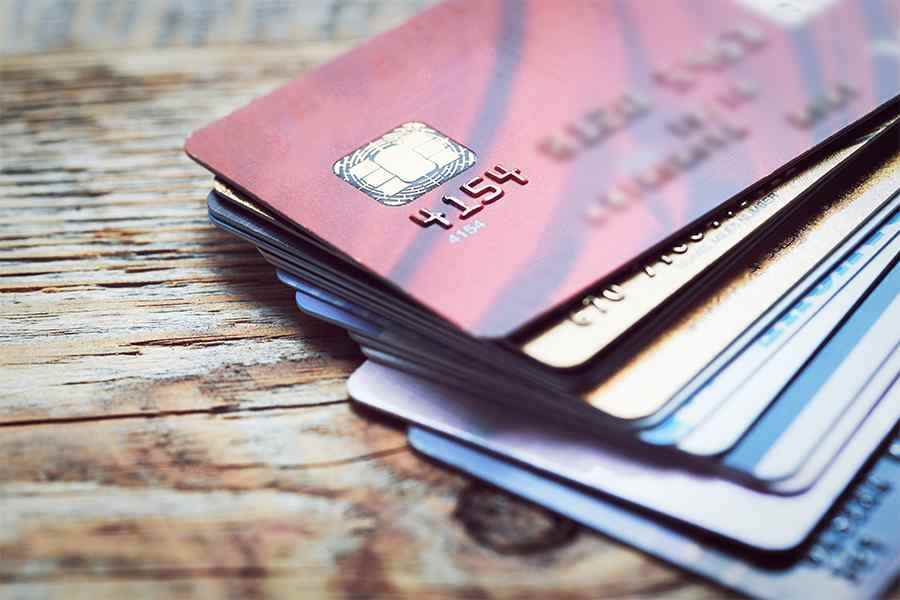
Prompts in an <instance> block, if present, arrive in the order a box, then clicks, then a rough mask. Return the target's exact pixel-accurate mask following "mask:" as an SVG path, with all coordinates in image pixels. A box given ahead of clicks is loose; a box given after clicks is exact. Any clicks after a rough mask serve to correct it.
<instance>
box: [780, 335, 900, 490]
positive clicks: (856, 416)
mask: <svg viewBox="0 0 900 600" xmlns="http://www.w3.org/2000/svg"><path fill="white" fill-rule="evenodd" d="M898 378H900V349H895V350H894V352H893V354H891V356H890V357H888V359H887V360H886V361H885V363H884V365H883V366H882V367H881V369H879V371H878V372H877V373H876V374H875V376H873V377H872V378H871V379H869V381H868V382H867V383H866V385H865V387H864V388H863V390H862V392H860V394H859V395H858V396H857V398H856V399H855V400H854V401H853V405H852V406H851V407H850V408H849V409H848V410H847V411H846V413H845V414H844V416H843V417H841V419H840V420H839V421H838V423H837V424H836V425H835V426H834V427H833V428H832V429H830V430H829V432H828V434H827V435H825V436H824V437H823V438H822V440H821V441H820V442H819V444H818V445H817V446H816V448H815V451H814V452H813V455H812V457H811V458H810V459H809V460H807V461H806V462H805V463H804V464H803V467H801V469H800V471H799V473H798V474H797V475H796V476H794V477H791V478H790V479H788V480H785V481H777V482H774V483H772V484H771V485H770V486H769V487H768V488H767V490H768V491H770V492H773V493H778V494H796V493H798V492H800V491H803V490H806V489H808V488H809V486H811V485H812V484H813V482H814V481H815V480H816V479H818V478H819V477H820V476H821V475H822V473H824V472H825V469H826V468H827V467H828V465H830V464H831V462H832V461H833V460H834V458H835V456H837V453H838V452H840V451H841V449H842V448H843V447H844V445H845V443H846V441H847V440H849V439H850V438H851V437H852V435H853V432H854V431H856V430H857V429H859V427H860V426H861V425H862V423H864V422H865V420H866V419H868V418H869V417H870V416H871V415H872V412H873V411H874V409H875V407H876V406H877V405H878V404H879V403H881V402H892V403H893V406H894V414H893V416H891V415H889V414H886V415H884V417H883V418H886V419H888V420H894V421H900V401H898V396H900V385H898V384H897V380H898Z"/></svg>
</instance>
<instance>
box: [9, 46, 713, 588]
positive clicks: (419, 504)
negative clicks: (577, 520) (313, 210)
mask: <svg viewBox="0 0 900 600" xmlns="http://www.w3.org/2000/svg"><path fill="white" fill-rule="evenodd" d="M346 48H347V43H345V42H339V41H334V40H329V41H325V42H307V43H303V44H297V45H292V46H290V47H288V46H255V47H253V48H252V50H251V49H249V48H247V47H244V46H240V45H230V46H227V45H226V46H221V45H212V46H208V47H204V48H177V47H175V48H167V49H153V50H147V49H140V48H131V49H128V50H123V51H119V52H115V53H112V52H98V51H94V50H83V49H82V50H78V49H75V50H71V51H68V52H57V53H53V54H31V55H23V56H20V57H12V58H6V59H4V60H3V61H2V62H0V81H2V85H0V194H2V203H0V323H2V326H0V382H2V386H0V597H3V598H23V599H31V598H45V597H67V598H91V599H103V598H109V599H116V600H119V599H121V598H125V597H128V595H134V594H138V595H141V596H144V595H146V596H151V597H176V598H182V597H184V598H187V597H192V598H193V597H199V598H222V597H234V598H258V597H307V596H316V597H347V598H368V597H409V598H429V597H467V598H469V597H471V598H488V597H490V598H547V597H564V598H573V599H574V598H639V597H646V598H651V597H652V598H660V597H662V598H671V599H674V598H703V597H710V598H713V597H716V598H718V597H722V596H723V595H725V593H724V592H722V591H721V590H719V589H717V588H713V587H711V586H708V585H707V584H703V583H700V582H698V581H697V580H695V579H693V578H691V577H688V576H686V575H683V574H681V573H679V572H678V571H677V570H674V569H671V568H669V567H666V566H663V565H661V564H660V563H658V562H656V561H653V560H650V559H648V558H646V557H644V556H642V555H640V554H638V553H636V552H634V551H631V550H628V549H626V548H624V547H622V546H620V545H618V544H616V543H612V542H609V541H607V540H605V539H603V538H602V537H600V536H597V535H595V534H593V533H590V532H588V531H584V530H581V529H579V528H577V527H576V526H574V525H573V524H572V523H571V522H569V521H566V520H564V519H560V518H559V517H556V516H554V515H551V514H549V513H547V512H545V511H543V510H541V509H539V508H536V507H534V506H532V505H529V504H526V503H524V502H521V501H518V500H515V499H513V498H511V497H509V496H506V495H504V494H501V493H499V492H496V491H493V490H491V489H488V488H485V487H483V486H481V485H480V484H477V483H474V482H472V481H470V480H469V479H467V478H465V477H463V476H460V475H458V474H455V473H453V472H450V471H448V470H446V469H444V468H442V467H440V466H437V465H435V464H433V463H431V462H429V461H426V460H424V459H422V458H420V457H419V456H417V455H416V454H414V453H413V452H412V451H411V450H410V449H409V448H408V446H407V445H406V442H405V439H404V435H403V432H402V430H401V429H400V428H399V427H398V425H397V424H396V423H392V422H389V421H386V420H385V419H383V418H379V417H377V416H375V415H372V414H369V413H366V412H360V411H359V410H358V409H355V408H354V407H353V406H352V405H351V404H350V403H349V402H348V400H347V397H346V391H345V387H344V381H345V379H346V377H347V376H348V375H349V373H350V372H351V371H352V370H353V369H354V368H355V367H356V366H357V365H358V364H359V362H360V360H361V358H360V355H359V353H358V351H357V350H356V348H355V347H354V345H353V344H352V343H351V342H350V340H349V339H348V338H347V336H346V335H345V334H344V333H343V332H342V331H340V330H338V329H336V328H334V327H331V326H328V325H325V324H322V323H320V322H317V321H315V320H312V319H309V318H306V317H304V316H302V315H301V314H300V313H299V312H298V311H297V310H296V309H295V308H294V306H293V302H292V298H291V294H290V292H289V291H288V290H287V289H286V288H285V287H283V286H281V285H280V284H278V283H277V282H276V281H275V278H274V277H273V271H272V269H271V268H270V267H269V266H267V264H266V263H265V262H264V261H263V260H262V259H261V258H260V257H259V255H258V254H257V253H256V252H255V251H254V250H253V249H252V248H250V247H248V246H247V245H244V244H242V243H239V242H237V241H235V240H233V239H232V238H230V237H228V236H226V235H224V234H222V233H220V232H218V231H217V230H216V229H214V228H213V227H211V226H210V225H209V224H208V222H207V219H206V207H205V202H204V199H205V194H206V191H207V189H208V186H209V182H210V178H209V176H208V175H207V174H206V173H204V172H203V171H202V170H201V169H200V168H199V167H197V166H195V165H194V164H192V163H191V162H189V161H188V160H187V159H186V158H185V157H184V156H183V154H182V151H181V145H182V143H183V140H184V138H185V136H186V135H187V134H188V133H189V132H190V131H191V130H192V129H194V128H196V127H198V126H199V125H201V124H203V123H205V122H207V121H209V120H210V119H212V118H215V117H217V116H220V115H223V114H225V113H226V112H227V111H229V110H230V109H232V108H234V107H236V106H238V105H240V104H242V103H244V102H245V101H247V100H249V99H250V98H252V97H254V96H256V95H258V94H261V93H263V92H265V91H267V90H269V89H271V88H272V87H274V86H276V85H278V84H279V83H281V82H283V81H285V80H286V79H288V78H289V77H291V76H293V75H294V74H296V73H297V72H299V71H302V70H304V69H307V68H309V67H311V66H312V65H315V64H317V63H319V62H321V61H323V60H326V59H328V58H330V57H332V56H334V55H336V54H337V53H339V52H341V51H343V50H345V49H346Z"/></svg>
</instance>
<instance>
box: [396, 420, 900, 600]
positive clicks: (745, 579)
mask: <svg viewBox="0 0 900 600" xmlns="http://www.w3.org/2000/svg"><path fill="white" fill-rule="evenodd" d="M409 441H410V444H411V445H412V446H413V447H414V448H415V449H416V450H418V451H419V452H422V453H423V454H425V455H426V456H429V457H431V458H433V459H435V460H438V461H440V462H443V463H446V464H448V465H450V466H452V467H454V468H456V469H459V470H460V471H463V472H465V473H469V474H470V475H473V476H474V477H477V478H479V479H483V480H484V481H487V482H489V483H491V484H493V485H496V486H497V487H499V488H502V489H504V490H507V491H508V492H511V493H512V494H515V495H517V496H521V497H523V498H526V499H528V500H530V501H532V502H535V503H537V504H539V505H541V506H545V507H547V508H549V509H550V510H552V511H554V512H557V513H559V514H561V515H563V516H566V517H568V518H570V519H572V520H574V521H576V522H578V523H581V524H582V525H585V526H587V527H590V528H592V529H594V530H596V531H599V532H600V533H602V534H604V535H607V536H609V537H611V538H613V539H615V540H618V541H620V542H623V543H625V544H627V545H629V546H632V547H634V548H637V549H638V550H641V551H642V552H646V553H647V554H649V555H651V556H655V557H656V558H660V559H662V560H664V561H666V562H668V563H670V564H672V565H675V566H677V567H680V568H682V569H685V570H687V571H690V572H692V573H696V574H697V575H700V576H702V577H706V578H707V579H709V580H711V581H714V582H716V583H718V584H719V585H722V586H724V587H728V588H731V589H734V590H737V591H740V592H742V593H744V594H748V595H750V596H752V597H754V598H771V599H773V600H774V599H778V600H782V599H786V598H860V599H866V598H880V597H882V595H883V594H886V593H887V591H888V589H889V588H890V586H891V583H892V582H894V581H895V580H896V577H897V575H898V573H900V519H897V515H898V514H900V435H898V434H897V432H895V437H894V439H893V440H892V443H891V441H889V443H888V444H885V445H884V446H883V447H882V448H881V449H880V450H879V451H877V452H876V454H875V458H874V459H873V460H872V461H870V465H869V466H868V467H867V469H866V470H865V471H864V472H863V473H862V474H860V476H859V477H857V479H856V481H855V482H854V483H853V485H852V486H851V488H850V489H849V490H847V492H846V493H844V495H843V496H842V497H841V499H840V500H839V501H838V502H837V505H836V506H835V507H834V508H833V509H832V510H831V512H830V513H829V514H828V516H827V517H826V519H824V520H823V522H822V523H821V524H820V525H819V526H818V527H817V528H816V530H815V532H814V533H813V535H812V536H811V539H810V540H808V541H807V542H806V543H805V544H803V546H802V547H800V548H799V549H798V550H797V551H795V552H793V553H790V554H777V555H774V556H773V555H764V554H762V553H758V552H753V551H752V550H750V549H747V548H742V547H736V546H734V545H728V544H724V543H721V542H720V541H718V540H716V539H715V538H712V537H711V536H708V535H704V533H703V532H702V531H699V530H696V529H692V528H688V527H684V526H681V525H679V524H677V523H675V522H673V521H671V520H667V519H661V518H660V517H659V516H657V515H652V514H649V513H647V512H646V511H642V510H640V509H638V508H636V507H634V506H629V505H625V504H623V503H621V502H617V501H616V500H615V499H613V498H610V497H609V496H605V495H600V494H592V493H590V492H589V491H587V490H585V489H584V488H582V487H579V486H572V485H567V484H566V483H564V482H561V481H559V480H558V479H555V478H552V477H549V476H547V475H544V474H541V473H538V472H536V471H533V470H531V469H528V468H525V467H522V466H520V465H517V464H515V463H511V462H508V461H506V460H503V459H502V458H499V457H497V456H495V455H493V454H491V453H487V452H483V451H479V450H478V449H476V448H474V447H472V446H469V445H466V444H463V443H461V442H457V441H454V440H453V439H451V438H448V437H445V436H443V435H440V434H437V433H433V432H431V431H428V430H426V429H422V428H419V427H410V429H409ZM735 518H743V516H742V515H737V514H736V515H735ZM762 526H764V527H778V526H779V524H777V523H766V524H762Z"/></svg>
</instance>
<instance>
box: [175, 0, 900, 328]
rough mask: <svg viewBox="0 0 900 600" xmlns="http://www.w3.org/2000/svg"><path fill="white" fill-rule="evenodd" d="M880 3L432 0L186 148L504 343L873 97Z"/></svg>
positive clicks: (893, 62)
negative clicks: (797, 5)
mask: <svg viewBox="0 0 900 600" xmlns="http://www.w3.org/2000/svg"><path fill="white" fill-rule="evenodd" d="M898 10H900V9H898V8H897V6H896V3H895V2H892V1H891V0H863V1H854V0H832V1H830V2H820V3H817V4H816V6H815V8H814V9H811V10H809V11H806V12H808V16H806V17H804V18H802V19H789V18H786V17H785V15H788V14H790V13H791V11H792V8H791V5H789V4H785V5H782V4H777V5H776V4H774V3H773V4H771V5H770V6H769V7H768V8H767V9H766V10H759V9H758V7H752V6H748V5H747V3H745V2H737V1H729V2H712V3H709V4H708V5H704V10H703V11H702V15H701V14H700V13H698V11H697V9H696V6H695V4H694V3H693V2H691V1H690V0H672V1H669V2H665V3H662V4H659V3H646V4H645V3H607V2H564V3H548V2H542V1H540V0H534V1H531V2H516V1H511V0H489V1H485V2H478V3H473V2H466V1H465V0H451V1H449V2H446V3H444V4H441V5H439V6H437V7H435V8H433V9H431V10H428V11H425V12H424V13H422V14H421V15H420V16H417V17H415V18H413V19H411V20H410V21H408V22H407V23H406V24H404V25H403V26H401V27H400V28H398V29H395V30H393V31H390V32H388V33H387V34H384V35H381V36H378V37H376V38H374V39H372V40H370V41H369V42H367V43H365V44H362V45H361V46H359V47H357V48H356V49H354V50H352V51H350V52H349V53H347V54H346V55H344V56H342V57H340V58H338V59H337V60H335V61H333V62H331V63H329V64H326V65H324V66H322V67H320V68H319V69H317V70H315V71H314V72H312V73H310V74H308V75H307V76H305V77H303V78H299V79H297V80H294V81H292V82H290V83H288V84H287V85H285V86H283V87H281V88H279V89H277V90H275V91H273V92H272V93H270V94H268V95H266V96H264V97H262V98H259V99H257V100H255V101H254V102H252V103H251V104H249V105H248V106H246V107H244V108H242V109H240V110H237V111H236V112H234V113H232V114H231V115H229V116H227V117H225V118H224V119H221V120H219V121H217V122H215V123H213V124H212V125H210V126H208V127H206V128H204V129H202V130H200V131H198V132H196V133H194V134H193V135H192V136H191V137H190V138H189V140H188V141H187V144H186V151H187V152H188V154H189V155H190V156H191V157H192V158H194V159H196V160H197V161H198V162H200V163H201V164H203V165H204V166H206V167H207V168H209V169H210V170H211V171H213V172H214V173H216V174H217V175H218V176H219V177H220V178H221V179H222V180H223V181H225V182H226V183H227V184H229V186H231V187H233V188H234V189H235V190H237V191H238V192H240V193H241V194H242V195H245V196H247V197H248V198H251V199H253V200H254V201H256V202H258V203H259V204H261V205H263V206H266V207H267V208H268V209H270V210H271V212H272V213H273V214H274V215H276V216H277V217H278V218H279V219H283V220H285V221H290V222H291V223H292V224H293V225H294V226H296V227H298V228H300V229H302V230H303V231H304V232H306V234H307V235H308V236H310V237H311V238H313V239H316V240H318V242H319V243H320V244H321V245H322V247H323V248H328V249H329V251H330V252H331V253H332V254H333V255H334V256H335V257H338V258H339V259H340V260H343V261H346V262H347V263H348V264H352V265H354V266H356V267H359V268H362V269H363V270H365V271H366V272H368V273H370V274H373V275H374V276H376V277H377V278H379V279H380V280H382V281H385V282H388V284H389V285H390V286H392V287H393V288H394V289H396V290H400V291H402V292H403V293H404V294H406V295H407V298H409V299H412V300H414V301H416V302H418V303H420V304H421V305H422V306H425V307H427V308H428V309H429V310H431V311H433V312H434V313H436V314H437V315H439V316H440V317H441V318H443V319H445V320H446V321H447V322H449V323H450V324H452V325H454V326H455V327H457V328H459V329H460V330H462V331H464V332H466V333H467V334H470V335H472V336H475V337H478V338H489V339H500V338H503V339H505V338H507V337H508V336H509V335H510V334H511V333H513V332H515V331H518V330H520V329H521V328H523V327H524V326H525V325H527V324H529V323H532V322H534V321H535V320H536V319H538V318H540V317H542V316H544V315H546V314H549V313H550V312H551V311H552V310H554V309H557V308H561V307H563V306H564V305H565V304H566V303H567V302H569V301H570V300H572V299H574V298H577V297H579V296H581V295H582V293H583V292H584V291H585V290H587V289H590V288H591V287H592V286H593V285H594V284H595V283H596V282H598V281H601V280H603V279H605V278H607V277H609V276H611V275H612V274H613V273H614V272H616V271H617V270H619V269H622V268H625V267H627V266H628V265H629V264H630V263H631V262H632V261H635V260H637V259H638V258H639V257H642V256H644V257H646V256H648V255H649V253H655V252H656V251H658V250H660V245H661V244H663V243H666V247H667V248H670V249H671V244H670V243H669V240H672V239H673V236H675V235H676V234H680V233H686V234H691V233H694V232H695V230H693V229H688V228H690V227H694V226H697V225H700V224H702V223H703V222H704V221H703V220H704V219H706V218H710V217H712V216H713V214H714V212H713V211H717V210H719V209H720V207H721V209H723V210H729V209H731V210H734V209H735V208H736V207H738V206H739V203H740V202H741V201H743V200H746V199H748V198H751V197H753V195H754V194H755V193H756V192H757V191H758V190H759V189H768V186H770V185H771V182H772V181H773V180H774V179H776V178H778V177H781V176H782V175H783V174H784V173H785V171H786V170H787V169H788V168H790V167H791V166H793V165H794V164H795V163H796V162H797V161H803V160H805V159H806V158H808V156H809V154H810V153H811V152H812V151H814V150H816V149H817V148H818V147H819V146H820V145H821V144H823V143H827V142H829V141H831V140H832V139H833V138H835V137H836V136H838V135H840V134H841V132H843V131H844V130H845V129H846V128H848V127H849V126H851V125H852V124H854V123H856V122H858V121H859V120H860V119H862V118H864V117H866V116H867V115H871V118H872V119H876V118H878V117H880V115H878V114H873V111H878V110H884V111H886V110H887V109H888V108H891V106H888V104H889V103H892V104H896V96H897V90H898V89H900V69H898V68H897V66H898V64H900V63H898V57H897V55H896V54H894V53H885V52H878V51H873V50H876V49H877V48H878V47H879V46H878V43H879V42H881V41H882V40H883V39H884V38H885V36H891V37H889V38H888V39H893V37H892V36H895V31H896V27H897V25H898V24H900V16H898ZM788 23H790V24H788ZM448 31H449V32H450V34H448V35H434V32H448ZM598 60H600V61H602V64H603V68H602V69H599V70H598V68H597V65H598ZM562 88H565V93H560V89H562ZM535 107H540V111H539V112H540V118H536V113H535ZM723 203H724V206H723Z"/></svg>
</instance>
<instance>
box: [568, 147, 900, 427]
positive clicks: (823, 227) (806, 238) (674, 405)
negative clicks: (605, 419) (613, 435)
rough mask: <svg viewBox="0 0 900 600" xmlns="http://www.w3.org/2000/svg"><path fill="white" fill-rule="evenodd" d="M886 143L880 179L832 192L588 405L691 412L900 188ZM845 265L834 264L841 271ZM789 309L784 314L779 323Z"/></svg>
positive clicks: (877, 166) (894, 151) (644, 412)
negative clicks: (806, 281)
mask: <svg viewBox="0 0 900 600" xmlns="http://www.w3.org/2000/svg"><path fill="white" fill-rule="evenodd" d="M882 141H883V142H884V143H885V144H884V145H885V146H886V147H889V148H890V151H889V153H888V154H887V155H883V154H878V155H876V156H875V157H872V158H873V162H872V164H871V167H872V169H873V171H872V172H869V173H867V174H860V175H859V176H858V179H856V180H852V179H851V180H849V182H842V183H841V184H840V188H841V189H843V190H845V191H844V192H843V193H838V192H837V190H836V187H837V186H832V188H831V189H830V190H828V191H829V192H831V193H833V194H835V196H832V195H830V194H829V195H825V194H822V196H821V197H817V202H816V205H817V209H818V212H817V213H815V214H812V215H809V216H808V218H807V219H806V220H805V221H801V222H800V223H798V224H797V226H796V227H795V228H793V229H792V232H791V234H789V235H787V236H786V237H780V236H779V237H778V238H777V239H772V240H770V241H769V242H768V243H767V244H766V245H765V246H763V247H762V248H761V251H762V252H765V254H764V255H762V256H759V255H757V256H758V258H756V259H755V260H748V261H745V262H744V263H743V264H741V265H736V268H735V269H734V270H733V271H732V273H731V274H730V276H729V277H728V278H726V279H725V280H724V281H721V282H719V283H717V285H716V287H715V289H713V290H711V291H710V293H709V294H708V295H707V296H705V297H704V298H702V299H698V301H697V302H696V303H695V304H694V305H692V306H691V307H689V308H688V309H686V310H685V311H684V312H683V314H682V315H681V316H680V317H679V318H678V319H677V320H676V321H675V322H674V323H673V324H672V325H671V326H669V327H667V328H666V329H665V330H664V331H661V332H659V333H658V335H656V336H655V337H654V338H652V339H649V340H647V341H646V343H645V344H644V345H643V346H642V347H641V349H640V351H638V352H637V353H635V354H634V356H633V357H631V358H629V359H628V360H627V361H626V362H625V363H624V364H623V365H621V366H620V367H619V368H618V370H616V372H615V373H614V374H612V375H611V376H610V377H609V378H608V379H606V380H605V381H603V382H602V383H601V384H600V385H598V386H597V387H596V388H594V390H592V391H591V392H589V393H587V394H585V398H586V400H587V401H588V402H590V403H591V405H593V406H594V407H596V408H599V409H600V410H603V411H604V412H608V413H610V414H612V415H615V416H617V417H620V418H623V419H645V418H647V417H649V416H653V415H658V414H659V413H660V411H661V410H662V409H663V408H664V407H665V408H668V412H669V413H672V412H674V411H676V410H679V409H680V410H684V409H686V408H688V406H689V403H690V399H691V398H693V397H694V396H695V395H696V394H697V392H698V391H699V390H700V388H701V387H702V386H703V385H704V384H705V383H706V382H707V381H709V380H710V378H711V377H712V376H713V375H714V374H715V373H717V372H718V371H719V370H720V369H721V368H722V367H723V366H724V365H725V364H727V363H728V362H730V361H731V360H732V359H733V358H734V357H735V356H736V355H737V354H740V353H741V352H743V350H744V349H745V348H746V347H747V344H749V343H750V342H751V341H752V340H753V339H755V337H756V336H758V335H759V334H760V333H761V332H762V331H763V330H764V329H765V328H766V327H767V326H768V322H767V321H766V320H765V317H766V315H768V314H771V313H770V312H769V311H770V310H771V309H772V308H773V307H776V306H777V303H779V301H783V300H784V299H785V298H789V297H790V296H791V294H792V293H793V294H795V296H796V297H794V300H793V301H796V300H799V299H800V296H801V295H802V294H803V293H804V291H805V289H806V288H805V287H803V288H800V289H797V288H796V284H797V282H799V281H802V279H803V278H804V277H805V276H807V274H808V273H810V272H812V271H814V269H816V267H817V265H820V263H822V262H823V260H825V263H826V264H832V263H829V262H828V257H829V256H830V255H831V253H832V251H833V250H834V248H835V247H837V246H839V245H840V244H841V243H843V242H844V240H845V239H846V238H847V237H848V236H850V235H853V233H854V232H855V231H857V230H858V229H859V228H860V227H862V226H864V224H865V223H867V222H869V219H870V218H871V216H872V215H873V214H876V213H877V211H878V210H879V209H881V208H882V207H883V206H884V205H885V204H886V203H888V202H889V201H890V200H891V198H892V196H893V195H894V194H895V192H896V191H897V189H898V188H900V146H898V140H897V139H896V137H892V139H888V138H883V139H882ZM867 148H874V147H869V146H867ZM867 148H864V149H863V150H861V151H860V152H865V151H866V149H867ZM871 226H872V227H875V226H877V223H872V224H871ZM860 241H861V240H860ZM840 258H841V256H836V257H833V264H834V266H836V263H837V261H838V260H839V259H840ZM825 273H827V271H825V272H824V273H822V274H823V275H824V274H825ZM789 307H790V303H787V304H786V305H785V306H782V307H780V308H777V311H778V312H776V313H774V315H776V316H777V315H779V314H781V313H782V312H783V311H784V310H785V309H787V308H789ZM675 365H677V368H675ZM664 415H665V416H668V415H666V414H665V412H664ZM672 433H673V436H677V435H678V434H680V433H684V432H683V431H679V430H677V429H673V432H672Z"/></svg>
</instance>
